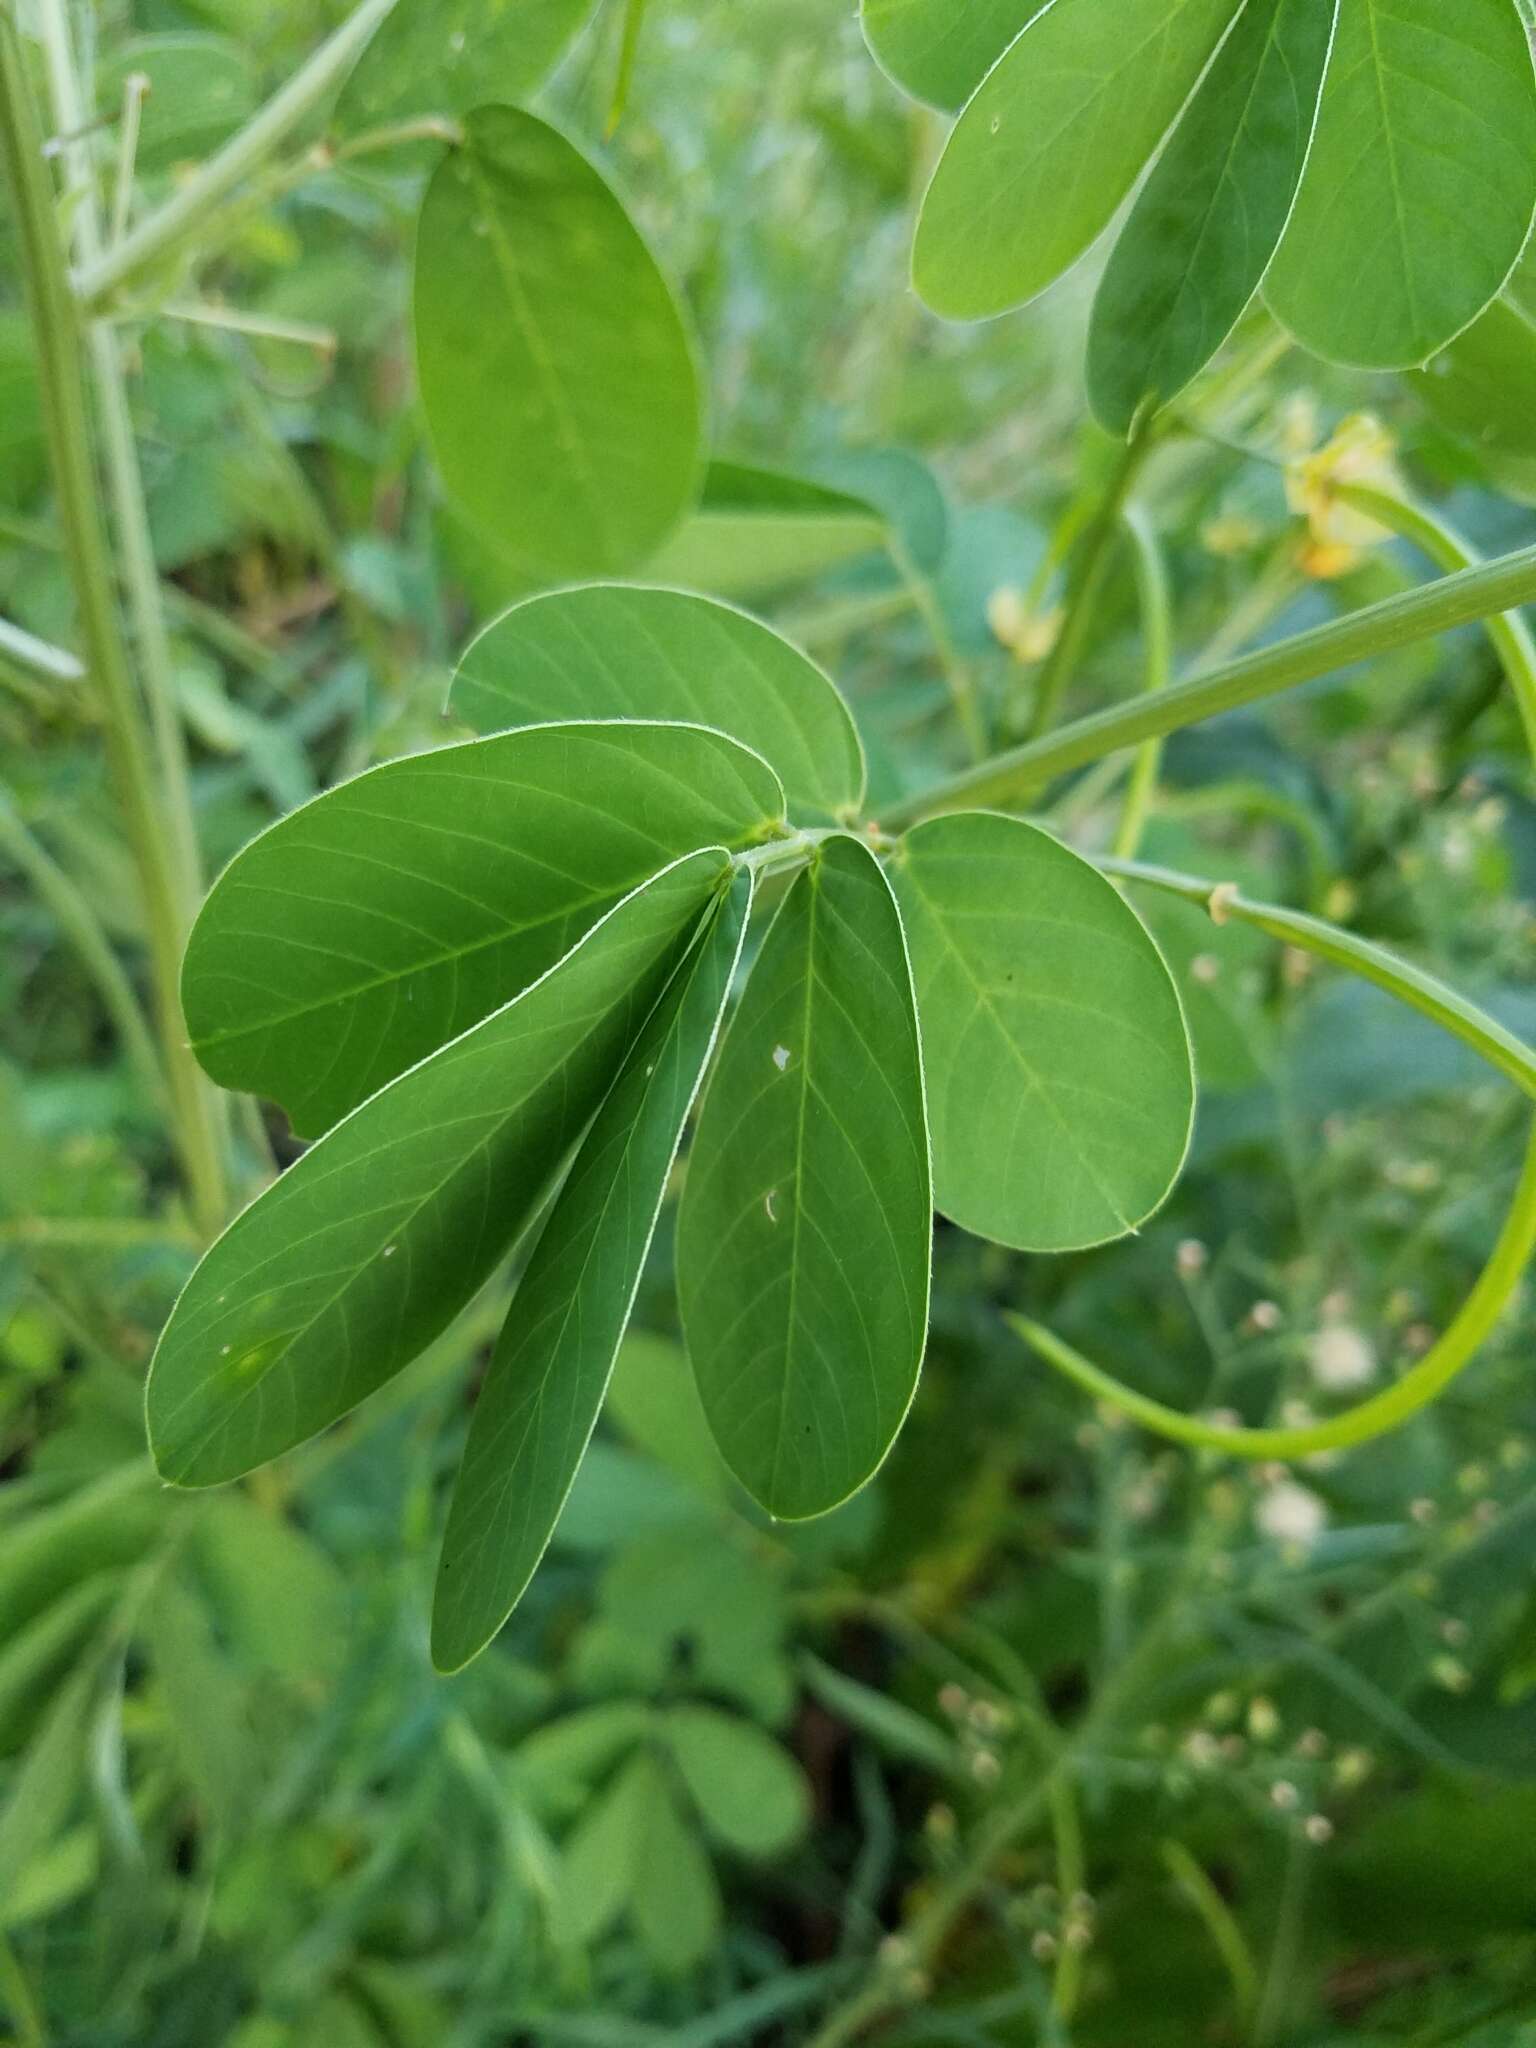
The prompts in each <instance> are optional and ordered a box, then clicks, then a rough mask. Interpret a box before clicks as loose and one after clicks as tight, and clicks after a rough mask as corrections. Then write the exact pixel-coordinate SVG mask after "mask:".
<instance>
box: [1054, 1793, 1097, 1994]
mask: <svg viewBox="0 0 1536 2048" xmlns="http://www.w3.org/2000/svg"><path fill="white" fill-rule="evenodd" d="M1050 1783H1051V1833H1052V1836H1053V1837H1054V1839H1055V1844H1056V1890H1057V1892H1058V1894H1059V1895H1060V1898H1061V1937H1060V1942H1061V1945H1060V1947H1059V1948H1058V1949H1057V1951H1056V1975H1055V1979H1054V1981H1053V1983H1052V1986H1051V2003H1052V2005H1053V2006H1054V2007H1055V2009H1056V2013H1057V2016H1058V2018H1060V2019H1063V2020H1070V2019H1071V2017H1072V2015H1073V2013H1075V2012H1076V2011H1077V2001H1078V1999H1079V1997H1080V1996H1081V1994H1082V1988H1083V1951H1082V1949H1081V1948H1080V1947H1079V1945H1078V1943H1077V1942H1076V1941H1075V1940H1073V1939H1072V1935H1073V1932H1074V1930H1075V1928H1076V1926H1077V1924H1078V1921H1077V1913H1076V1910H1075V1901H1076V1900H1077V1898H1078V1897H1079V1896H1080V1894H1081V1893H1082V1891H1083V1889H1084V1887H1085V1885H1086V1883H1087V1878H1088V1861H1087V1857H1086V1855H1085V1853H1084V1850H1083V1821H1082V1815H1081V1814H1080V1813H1079V1812H1078V1810H1077V1794H1076V1792H1075V1790H1074V1789H1073V1785H1072V1779H1071V1774H1070V1773H1069V1772H1067V1771H1058V1772H1055V1773H1054V1774H1053V1775H1052V1778H1051V1781H1050Z"/></svg>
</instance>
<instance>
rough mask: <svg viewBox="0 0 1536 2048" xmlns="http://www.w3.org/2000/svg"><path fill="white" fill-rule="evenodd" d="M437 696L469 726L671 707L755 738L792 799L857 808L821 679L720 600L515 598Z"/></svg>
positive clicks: (852, 754)
mask: <svg viewBox="0 0 1536 2048" xmlns="http://www.w3.org/2000/svg"><path fill="white" fill-rule="evenodd" d="M449 705H450V708H451V709H452V710H453V711H456V712H457V713H458V714H459V716H460V717H461V718H464V719H466V720H467V721H468V722H469V723H470V724H471V725H472V726H474V727H475V728H476V730H477V731H479V732H495V731H499V730H504V729H505V728H506V727H508V726H517V725H529V724H532V723H534V722H535V721H537V720H539V719H547V718H676V719H687V720H691V721H694V722H696V723H697V724H699V725H711V726H715V727H717V728H718V729H719V730H720V731H722V732H728V733H729V734H730V735H731V736H732V738H733V739H738V740H741V741H742V742H743V743H744V744H745V745H747V746H749V747H752V748H754V749H755V750H756V751H757V752H758V753H759V754H761V755H762V757H763V759H764V760H765V761H767V762H768V763H769V764H770V765H771V766H772V768H773V770H774V772H775V774H777V776H778V778H779V780H780V782H782V784H783V785H784V793H785V795H786V797H787V798H788V800H789V802H790V803H791V804H792V805H796V806H799V807H800V808H802V809H804V810H808V811H811V812H815V813H817V814H819V815H820V816H823V817H835V816H837V815H838V814H840V813H850V812H852V811H855V810H857V808H858V805H859V803H860V801H861V799H862V797H863V794H864V757H863V754H862V752H861V750H860V747H859V736H858V732H857V731H856V729H855V727H854V723H853V719H852V717H851V716H850V715H849V711H848V707H847V705H846V704H845V703H844V702H843V699H842V697H841V696H840V694H839V693H838V689H837V686H836V684H835V683H833V682H832V680H831V678H830V677H829V676H827V675H826V674H824V673H823V671H822V670H821V669H819V668H817V666H816V664H815V663H814V662H812V661H810V660H808V659H807V658H806V656H805V655H803V654H802V653H801V652H800V651H799V649H798V648H796V647H792V646H791V645H790V643H789V642H788V641H787V640H784V639H781V638H780V636H779V635H778V634H777V633H775V632H773V631H771V629H770V628H769V627H767V626H764V625H760V624H759V623H758V621H757V620H756V619H752V618H749V617H748V616H747V614H746V613H745V612H739V611H736V610H735V609H734V608H733V607H732V606H730V605H725V604H717V603H715V602H714V601H713V600H712V599H710V598H706V597H691V596H689V595H688V594H687V593H686V592H685V591H680V590H654V589H647V588H644V587H640V586H635V585H626V584H618V583H591V584H587V585H585V586H584V587H582V588H580V589H575V590H556V591H550V592H548V593H547V594H546V595H544V596H542V597H535V598H530V599H529V600H528V601H527V602H526V603H524V604H517V605H513V607H512V609H511V610H510V611H507V612H503V613H502V615H501V617H500V618H499V619H494V620H493V621H492V622H491V624H490V625H488V626H487V627H486V628H485V630H484V632H482V633H480V634H479V635H477V637H476V638H475V639H474V640H472V641H471V642H470V644H469V646H468V647H467V648H466V649H465V651H464V656H463V659H462V660H461V661H460V663H459V667H458V673H457V674H456V675H455V677H454V679H453V690H452V694H451V696H450V698H449Z"/></svg>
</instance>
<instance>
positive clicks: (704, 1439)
mask: <svg viewBox="0 0 1536 2048" xmlns="http://www.w3.org/2000/svg"><path fill="white" fill-rule="evenodd" d="M603 1412H604V1415H605V1416H606V1417H607V1419H608V1420H609V1421H610V1422H612V1423H615V1424H617V1426H618V1428H619V1429H620V1430H622V1431H623V1433H624V1435H625V1436H626V1437H628V1439H629V1441H630V1442H631V1443H632V1444H636V1445H638V1446H639V1448H640V1449H641V1450H643V1451H646V1452H648V1453H649V1455H650V1456H651V1457H653V1458H654V1459H655V1460H656V1461H657V1463H658V1464H661V1465H664V1466H665V1467H666V1468H667V1470H668V1471H669V1472H675V1473H676V1474H677V1476H678V1477H679V1478H680V1479H685V1480H686V1481H687V1482H688V1484H689V1486H690V1487H691V1488H693V1489H694V1491H695V1492H697V1493H700V1494H702V1495H703V1496H704V1497H705V1499H706V1500H711V1501H720V1500H726V1499H728V1498H729V1496H730V1493H731V1490H732V1486H731V1478H730V1474H729V1473H728V1472H727V1471H726V1468H725V1465H724V1462H723V1461H722V1459H721V1456H720V1451H719V1447H718V1445H717V1444H716V1442H715V1439H714V1437H713V1436H712V1435H711V1433H710V1427H709V1419H708V1417H707V1416H706V1415H705V1413H704V1408H703V1404H702V1403H701V1401H700V1400H699V1389H698V1386H697V1384H696V1382H695V1380H694V1377H693V1367H692V1366H691V1365H690V1364H689V1363H688V1354H687V1352H686V1351H684V1349H683V1348H682V1346H681V1345H680V1344H674V1343H673V1341H672V1339H671V1338H670V1337H658V1336H656V1335H655V1334H654V1333H653V1332H651V1331H650V1330H631V1331H629V1332H628V1334H627V1335H626V1337H625V1339H624V1342H623V1343H622V1344H621V1345H620V1346H619V1356H618V1359H617V1361H616V1363H615V1365H614V1368H613V1378H612V1380H611V1381H610V1382H609V1386H608V1400H607V1405H606V1407H605V1408H604V1411H603Z"/></svg>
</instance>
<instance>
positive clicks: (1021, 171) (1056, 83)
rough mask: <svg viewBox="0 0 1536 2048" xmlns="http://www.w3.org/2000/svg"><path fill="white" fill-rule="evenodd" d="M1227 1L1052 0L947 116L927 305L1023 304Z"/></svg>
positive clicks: (1178, 85)
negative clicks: (949, 129) (956, 115)
mask: <svg viewBox="0 0 1536 2048" xmlns="http://www.w3.org/2000/svg"><path fill="white" fill-rule="evenodd" d="M1236 4H1237V0H1053V4H1052V5H1051V6H1049V7H1047V8H1045V9H1044V11H1043V12H1041V13H1040V14H1038V15H1036V17H1035V19H1034V20H1033V21H1032V22H1031V23H1030V25H1029V27H1028V28H1027V29H1026V30H1025V31H1024V33H1023V34H1022V35H1021V36H1019V37H1018V38H1017V40H1016V41H1015V42H1013V43H1012V44H1010V46H1009V48H1008V51H1007V53H1006V55H1005V56H1003V57H1002V58H1001V59H999V61H998V63H997V64H996V65H994V67H993V68H992V70H991V71H989V72H988V73H987V76H986V78H985V79H984V80H983V82H982V84H981V85H980V86H979V88H978V89H977V91H976V93H975V94H974V96H973V97H972V98H971V99H970V100H969V101H968V102H967V103H966V107H965V111H964V113H963V114H962V115H961V116H960V119H959V120H958V122H956V124H955V128H954V132H953V134H952V135H951V136H950V138H949V142H948V145H947V146H946V148H945V151H944V154H943V156H942V157H941V158H940V159H939V164H938V168H937V169H936V170H935V172H934V174H933V182H932V183H931V184H930V186H929V187H928V195H927V197H926V198H925V199H924V201H923V210H922V213H921V215H920V217H919V219H918V224H917V241H916V245H915V247H914V249H913V257H912V274H913V278H914V281H915V282H916V285H917V289H918V291H919V292H920V293H921V294H922V296H923V297H924V298H925V299H926V300H927V302H928V304H929V305H930V306H932V307H933V309H934V311H935V312H936V313H946V314H948V315H949V316H950V317H951V318H952V319H956V320H981V319H985V318H986V317H987V316H988V315H989V314H993V313H1002V312H1005V311H1006V310H1007V309H1008V307H1010V306H1020V305H1023V304H1024V302H1025V301H1026V300H1027V299H1032V298H1033V297H1034V296H1035V295H1036V293H1037V292H1041V291H1044V289H1045V287H1046V286H1047V285H1048V284H1050V283H1051V281H1052V280H1053V279H1054V278H1057V277H1059V276H1060V275H1061V273H1062V271H1064V270H1065V269H1066V268H1067V267H1068V266H1069V265H1070V264H1072V263H1075V262H1076V260H1077V258H1078V257H1079V256H1081V255H1082V253H1083V251H1084V250H1085V249H1086V248H1087V247H1088V245H1089V243H1090V242H1092V241H1093V240H1094V239H1095V237H1096V236H1097V235H1098V234H1099V232H1100V231H1101V230H1102V229H1103V228H1105V227H1107V226H1108V225H1109V222H1110V219H1111V217H1112V216H1113V214H1114V212H1115V209H1116V208H1117V207H1118V206H1119V204H1120V202H1121V200H1122V199H1123V198H1124V197H1125V195H1126V193H1127V192H1129V190H1130V189H1131V186H1132V185H1133V183H1134V182H1135V180H1136V177H1137V174H1138V173H1139V172H1140V170H1141V168H1142V166H1143V165H1144V164H1145V163H1146V161H1147V159H1148V158H1149V157H1150V156H1151V154H1152V152H1153V151H1154V150H1155V149H1156V147H1157V145H1158V143H1159V142H1160V141H1161V140H1162V138H1163V136H1164V135H1165V134H1166V132H1167V130H1168V128H1169V127H1170V126H1171V125H1172V123H1173V121H1174V119H1175V117H1176V116H1177V114H1178V112H1179V109H1180V108H1181V107H1182V106H1183V104H1184V102H1185V100H1186V99H1187V98H1188V96H1189V93H1190V91H1191V89H1192V88H1193V86H1194V84H1195V81H1196V80H1197V79H1198V78H1199V76H1200V74H1201V72H1202V71H1203V70H1204V68H1205V65H1206V62H1207V60H1208V59H1209V57H1210V54H1211V52H1212V50H1213V49H1214V48H1215V47H1216V43H1217V41H1218V39H1219V38H1220V36H1221V33H1222V31H1223V30H1224V29H1225V28H1226V27H1227V25H1228V23H1229V22H1230V21H1231V19H1232V16H1233V13H1234V12H1235V8H1236Z"/></svg>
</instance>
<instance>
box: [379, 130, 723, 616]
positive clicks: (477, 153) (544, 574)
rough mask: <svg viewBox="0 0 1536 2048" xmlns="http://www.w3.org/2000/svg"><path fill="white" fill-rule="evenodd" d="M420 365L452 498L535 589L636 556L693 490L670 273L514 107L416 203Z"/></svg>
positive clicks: (693, 374) (695, 407) (694, 413)
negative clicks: (536, 583)
mask: <svg viewBox="0 0 1536 2048" xmlns="http://www.w3.org/2000/svg"><path fill="white" fill-rule="evenodd" d="M415 318H416V368H417V376H418V380H419V383H420V387H421V402H422V406H423V409H424V410H425V412H426V416H427V426H428V429H429V432H430V434H431V439H432V445H433V448H434V450H435V451H436V454H437V460H438V463H439V466H440V467H441V469H442V473H443V481H444V482H445V484H446V485H447V487H448V491H449V494H450V495H451V496H452V497H454V498H456V499H457V500H458V502H459V504H460V505H461V506H462V507H463V509H464V510H465V512H467V513H468V514H469V515H470V516H471V517H472V518H473V519H475V520H478V521H479V522H480V523H481V524H483V525H484V526H485V527H486V528H487V530H488V532H489V534H490V536H491V538H492V539H493V540H494V542H495V544H496V546H497V548H498V550H499V551H500V552H501V553H502V554H503V555H505V556H507V557H508V558H510V559H511V560H513V561H514V562H516V563H517V564H518V565H519V566H520V568H521V569H522V570H523V572H524V573H526V574H527V575H529V576H530V577H531V578H533V579H535V580H540V581H545V582H549V581H557V580H559V579H560V578H562V577H567V576H584V575H611V574H615V573H617V572H619V571H622V570H625V569H628V568H630V567H632V566H633V565H634V564H635V563H637V562H641V561H644V560H645V558H646V557H647V556H648V555H650V554H651V553H653V552H654V551H655V549H656V548H657V547H659V546H660V544H661V542H662V541H663V540H664V539H665V538H666V536H667V534H668V533H669V532H670V531H671V529H672V528H673V527H674V526H675V525H676V524H677V522H678V521H679V519H681V517H682V516H683V514H684V512H685V511H686V510H687V509H688V507H689V505H690V504H691V503H692V501H693V497H694V494H695V491H696V489H697V486H698V480H699V477H698V472H699V461H700V437H701V405H702V401H701V396H700V389H699V378H698V371H697V367H696V365H695V362H694V353H693V343H692V340H691V338H690V335H689V332H688V328H687V325H686V323H685V321H684V317H683V313H682V310H681V308H680V306H679V305H678V302H677V300H676V298H675V297H674V295H673V292H672V289H671V287H670V285H669V284H668V283H667V281H666V279H665V278H664V277H663V276H662V274H661V272H660V270H659V269H658V268H657V266H656V262H655V259H654V257H653V256H652V255H651V252H650V250H649V249H648V248H647V247H646V244H645V242H644V241H643V239H642V238H641V236H640V233H639V230H638V229H637V228H636V227H635V226H634V224H633V222H632V221H631V220H630V218H629V216H628V214H627V213H626V212H625V211H624V208H623V206H622V205H621V204H620V202H619V200H618V197H617V196H616V194H615V193H614V192H613V191H612V189H611V188H610V187H609V185H608V184H607V182H606V181H605V179H604V178H603V176H602V174H601V173H600V172H599V171H598V170H597V169H596V167H595V166H594V165H593V164H591V163H589V162H588V161H587V159H586V158H585V157H584V156H583V155H582V153H581V151H580V150H579V149H577V148H576V146H575V145H574V143H571V142H568V141H567V140H566V138H565V137H564V136H563V135H561V134H560V133H559V132H558V131H557V130H556V129H554V128H551V127H549V126H548V124H547V123H545V122H543V121H540V120H538V119H537V118H536V117H535V116H534V115H532V114H527V113H523V112H521V111H520V110H519V109H517V108H514V107H480V108H477V109H476V110H475V111H474V112H473V113H471V114H469V115H468V116H467V117H466V119H465V123H464V140H463V143H462V145H461V146H460V147H457V148H455V149H452V150H450V151H449V153H448V155H447V156H446V157H444V159H443V161H442V163H441V164H440V165H439V166H438V168H437V170H436V172H435V173H434V175H433V178H432V182H431V184H430V185H429V186H428V188H427V194H426V198H425V199H424V201H423V202H422V210H421V222H420V226H419V228H418V231H417V243H416V283H415Z"/></svg>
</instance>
